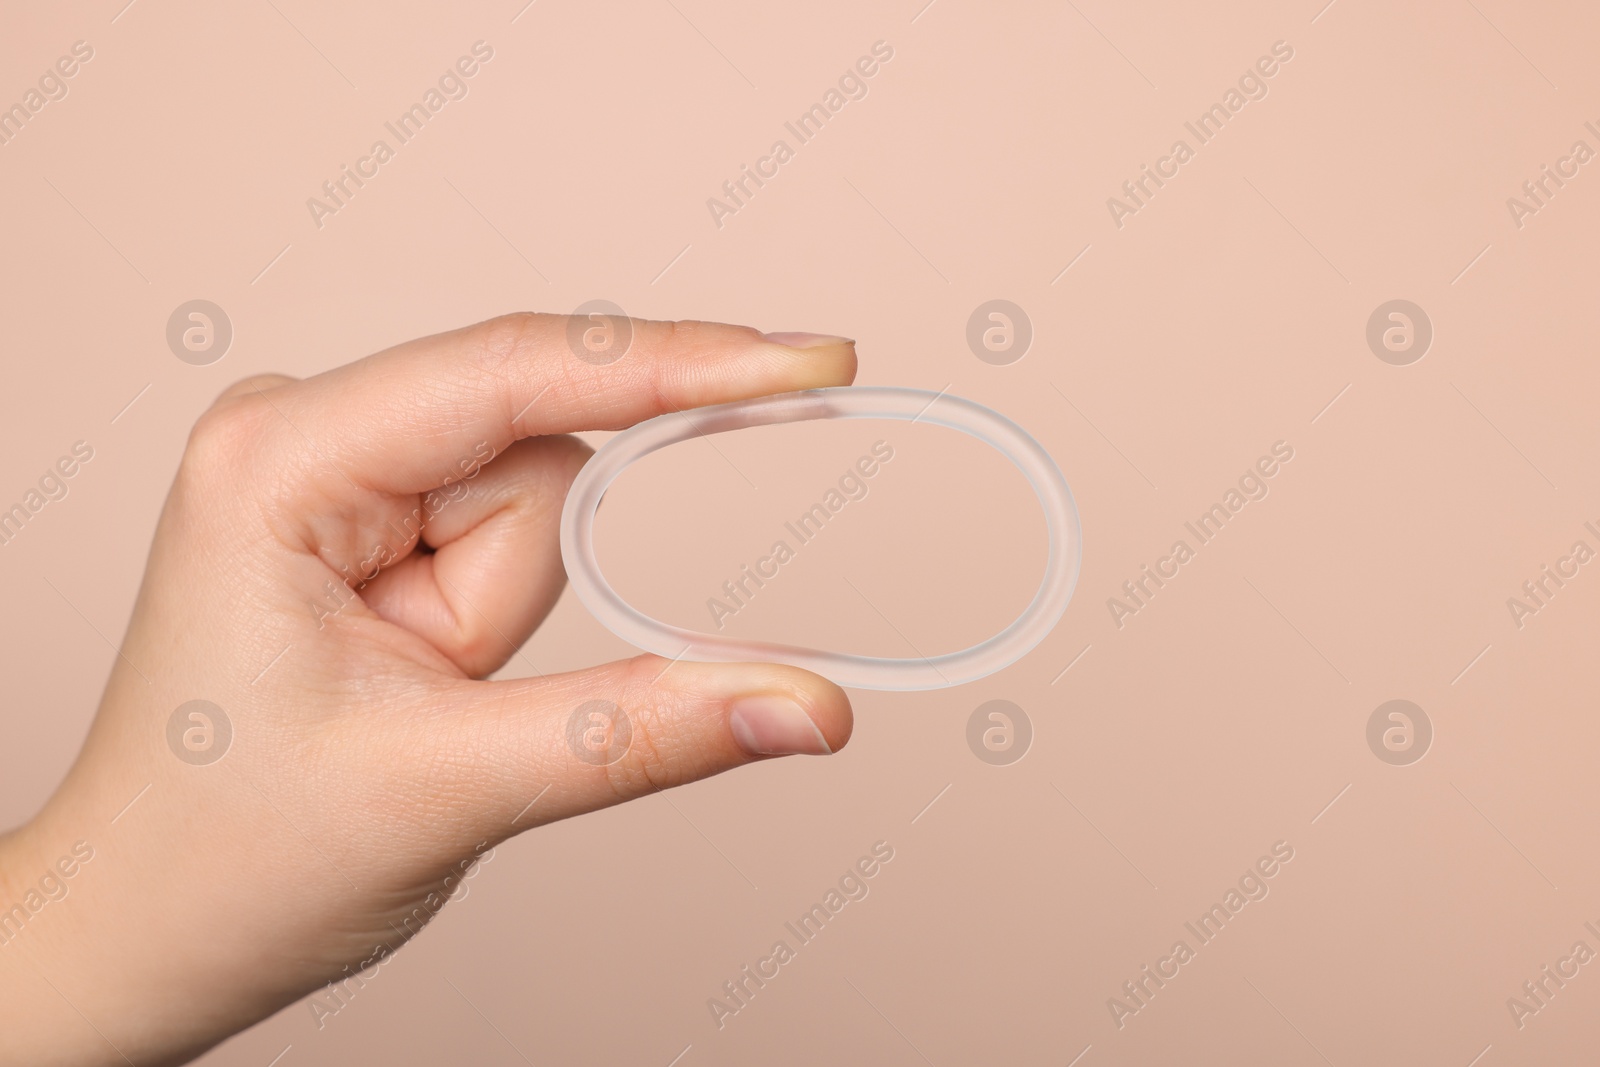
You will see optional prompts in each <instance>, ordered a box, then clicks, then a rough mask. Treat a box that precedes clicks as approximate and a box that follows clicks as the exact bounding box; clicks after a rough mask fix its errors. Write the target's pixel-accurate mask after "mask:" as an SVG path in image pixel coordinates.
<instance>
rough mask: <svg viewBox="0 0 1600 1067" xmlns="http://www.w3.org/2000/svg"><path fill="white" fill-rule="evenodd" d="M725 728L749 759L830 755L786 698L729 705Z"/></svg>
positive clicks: (814, 729) (752, 698)
mask: <svg viewBox="0 0 1600 1067" xmlns="http://www.w3.org/2000/svg"><path fill="white" fill-rule="evenodd" d="M728 726H729V728H730V729H732V730H733V738H734V740H735V741H737V742H739V747H740V748H742V749H744V750H745V751H746V752H748V753H749V754H750V755H752V756H795V755H806V756H827V755H830V754H831V753H832V752H833V749H831V748H829V747H828V742H827V740H826V739H825V738H824V737H823V736H822V731H821V730H819V729H817V724H816V723H814V722H812V721H811V716H809V715H807V714H806V713H805V709H804V708H802V707H801V706H800V705H799V704H796V703H795V702H794V701H793V700H790V699H789V698H788V697H781V696H776V695H771V694H767V695H762V696H750V697H744V698H743V699H741V700H737V701H735V702H734V704H733V710H732V712H731V713H730V714H729V715H728Z"/></svg>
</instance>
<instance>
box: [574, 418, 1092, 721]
mask: <svg viewBox="0 0 1600 1067" xmlns="http://www.w3.org/2000/svg"><path fill="white" fill-rule="evenodd" d="M691 410H693V412H694V416H693V418H692V419H691V418H690V416H689V415H688V414H687V413H685V412H677V413H673V414H667V415H658V416H656V417H655V418H653V419H649V420H647V421H645V422H642V423H639V424H638V425H637V426H634V427H631V428H629V429H627V430H624V431H622V432H621V433H619V434H617V435H616V436H615V437H613V438H612V439H611V440H609V441H607V442H606V443H605V445H603V446H602V447H601V448H600V450H599V451H598V452H596V453H595V454H594V455H593V456H591V457H590V458H589V462H588V463H586V464H585V465H584V467H583V470H582V471H580V472H579V474H578V477H577V479H576V480H575V481H574V482H573V483H572V488H571V490H570V491H569V492H568V493H567V502H566V507H565V509H564V510H563V511H562V514H561V559H562V562H563V563H564V564H565V565H566V569H567V577H568V579H569V580H570V581H571V582H572V588H573V591H574V592H576V593H577V594H578V599H579V600H581V601H582V602H583V604H584V606H585V607H587V608H588V609H589V611H590V613H591V614H593V615H594V617H595V618H596V619H598V620H599V621H600V622H601V624H602V625H604V626H605V627H606V629H608V630H610V631H611V632H612V633H614V634H616V635H617V636H618V637H620V638H622V639H623V640H624V641H627V642H629V643H630V644H633V645H637V646H638V647H640V648H642V649H645V650H647V651H649V652H654V653H656V654H657V655H660V656H665V657H667V658H669V659H672V660H674V661H676V660H680V659H686V660H691V661H694V662H711V663H786V664H789V665H791V666H794V667H803V668H804V669H806V670H809V671H814V672H815V673H817V674H820V675H822V676H823V677H825V678H828V679H830V680H832V681H833V682H834V683H836V684H838V685H841V686H848V687H851V688H855V689H886V690H900V691H912V690H924V689H942V688H945V687H947V686H953V685H961V684H963V683H966V682H973V681H977V680H978V679H979V678H983V677H986V676H988V675H990V674H993V673H994V672H995V671H998V670H1000V669H1001V668H1003V667H1007V666H1010V665H1011V664H1012V663H1015V662H1016V661H1017V660H1018V659H1020V658H1022V656H1024V655H1025V654H1026V653H1028V652H1029V651H1030V650H1032V649H1033V647H1034V646H1035V645H1037V644H1038V643H1039V642H1040V641H1042V640H1044V638H1045V636H1046V635H1047V634H1049V633H1050V631H1051V630H1052V629H1054V627H1055V624H1056V622H1057V621H1059V620H1060V618H1061V616H1062V613H1064V612H1065V611H1066V610H1067V603H1068V601H1070V600H1071V599H1072V590H1073V587H1074V586H1075V585H1076V584H1077V581H1078V569H1079V565H1080V563H1081V561H1082V556H1083V531H1082V528H1081V526H1080V524H1079V521H1078V507H1077V504H1076V503H1075V502H1074V501H1073V498H1072V490H1071V488H1070V487H1068V485H1067V480H1066V478H1064V477H1063V476H1062V474H1061V469H1060V468H1059V467H1057V466H1056V463H1055V460H1053V459H1052V458H1051V457H1050V453H1049V452H1047V451H1045V449H1044V446H1042V445H1041V444H1039V442H1038V441H1036V440H1034V438H1033V437H1032V436H1031V435H1029V433H1028V432H1027V431H1026V430H1024V429H1023V428H1022V427H1020V426H1018V425H1017V424H1016V423H1014V422H1012V421H1011V420H1010V419H1008V418H1006V417H1005V416H1004V415H1001V414H1000V413H998V412H996V411H992V410H990V409H989V408H986V407H984V406H983V405H982V404H977V403H974V402H973V401H971V400H964V399H962V398H961V397H957V396H950V395H948V394H946V393H930V392H928V391H927V390H924V389H907V388H901V387H891V386H837V387H832V388H827V389H805V390H801V391H799V392H793V393H780V394H778V395H776V396H763V397H756V398H753V399H750V400H738V401H734V402H733V403H731V404H716V405H713V406H711V407H704V408H695V409H691ZM817 419H892V420H899V421H903V422H927V423H929V424H930V425H934V426H943V427H945V428H947V429H951V430H960V431H961V432H962V433H965V434H968V435H970V436H972V437H976V438H977V439H978V440H980V441H982V442H984V443H985V444H987V445H989V446H991V447H993V448H994V449H995V450H996V451H998V452H999V453H1000V454H1001V455H1002V456H1005V457H1006V459H1008V460H1010V461H1011V463H1012V464H1013V465H1014V466H1016V468H1017V469H1018V470H1020V471H1021V472H1022V474H1023V477H1025V478H1027V480H1028V484H1029V485H1030V486H1032V487H1033V491H1034V494H1035V495H1036V496H1037V497H1038V498H1039V505H1040V507H1041V508H1042V509H1043V510H1044V519H1045V528H1046V531H1047V533H1048V534H1049V558H1048V559H1047V560H1046V562H1045V569H1044V577H1043V579H1041V581H1040V583H1039V589H1038V592H1036V593H1035V594H1034V596H1033V600H1032V601H1031V602H1030V603H1029V604H1028V606H1027V608H1025V609H1024V610H1023V612H1022V614H1021V615H1018V616H1017V618H1016V619H1015V620H1014V621H1013V622H1012V623H1011V625H1009V626H1007V627H1006V628H1005V629H1004V630H1002V631H1000V632H999V633H998V634H996V635H994V636H993V637H991V638H989V639H988V640H986V641H982V642H980V643H979V644H976V645H973V646H972V647H970V648H966V649H963V650H961V651H959V652H949V653H945V654H943V655H938V656H932V657H926V656H917V657H916V658H914V659H886V658H882V657H877V656H856V655H850V654H847V653H843V652H825V651H821V650H818V649H810V648H798V647H795V646H791V645H779V644H769V643H766V642H760V641H742V640H735V639H733V638H728V637H720V636H717V635H714V634H705V633H699V632H697V631H695V630H685V629H683V628H681V627H677V626H672V625H669V624H667V623H664V622H661V621H659V620H657V619H653V618H651V617H650V616H648V615H645V614H644V613H642V612H640V611H638V610H636V609H635V608H634V607H633V606H632V605H630V604H629V603H628V602H627V601H625V600H623V599H622V597H621V596H619V595H618V594H617V591H616V590H615V589H613V588H611V585H610V583H609V582H607V581H606V579H605V577H604V575H602V574H601V573H600V564H599V561H598V560H597V558H596V556H595V549H594V518H595V512H596V510H597V509H598V508H599V506H600V500H601V498H602V497H603V496H605V492H606V490H607V489H608V488H610V486H611V483H612V482H614V481H616V479H617V476H618V475H620V474H621V473H622V472H623V471H624V470H626V469H627V468H628V467H629V466H630V465H632V464H633V463H635V462H637V461H638V460H640V459H643V458H644V457H645V456H647V455H649V454H650V453H652V452H655V451H658V450H660V449H662V448H665V447H667V446H668V445H672V444H677V443H678V442H680V441H687V440H689V439H690V438H693V437H702V436H706V435H709V434H714V433H725V432H727V431H729V430H742V429H746V428H748V427H751V426H768V425H772V424H775V423H785V422H810V421H812V420H817Z"/></svg>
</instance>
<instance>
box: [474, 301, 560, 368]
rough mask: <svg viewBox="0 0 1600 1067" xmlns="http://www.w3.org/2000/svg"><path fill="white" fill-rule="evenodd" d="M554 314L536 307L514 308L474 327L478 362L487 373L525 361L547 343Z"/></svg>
mask: <svg viewBox="0 0 1600 1067" xmlns="http://www.w3.org/2000/svg"><path fill="white" fill-rule="evenodd" d="M556 318H557V316H554V315H548V314H545V313H544V312H538V311H514V312H511V313H510V314H507V315H499V316H496V317H495V318H492V319H489V320H488V321H487V322H482V323H479V324H478V325H477V326H476V327H474V329H475V331H476V333H477V337H476V338H475V339H474V340H475V345H474V347H475V349H476V351H477V356H478V363H479V365H480V366H481V367H482V368H483V369H484V370H485V371H486V372H489V373H503V372H506V371H509V370H511V369H512V368H514V367H516V366H518V365H522V364H525V363H526V362H527V359H528V356H529V354H530V353H531V352H535V351H538V350H539V349H541V348H543V347H545V345H546V344H547V343H548V341H549V339H550V337H551V334H552V331H553V329H554V325H553V324H554V322H555V320H556Z"/></svg>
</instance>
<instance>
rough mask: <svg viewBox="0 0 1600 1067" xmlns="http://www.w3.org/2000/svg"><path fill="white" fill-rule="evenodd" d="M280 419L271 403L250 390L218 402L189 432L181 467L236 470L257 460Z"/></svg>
mask: <svg viewBox="0 0 1600 1067" xmlns="http://www.w3.org/2000/svg"><path fill="white" fill-rule="evenodd" d="M279 418H280V416H279V415H278V413H277V412H276V411H275V410H274V409H273V407H272V404H271V402H269V401H268V400H267V399H266V398H265V397H262V396H261V395H260V394H259V393H256V392H254V391H253V390H252V391H251V392H249V393H244V394H240V395H236V396H234V397H231V398H229V399H225V400H219V401H218V402H217V403H215V404H213V405H212V406H211V407H210V408H208V409H207V410H206V411H205V412H204V413H203V414H202V415H201V416H200V418H198V419H197V420H195V424H194V428H193V429H192V430H191V431H190V432H189V442H188V445H187V446H186V447H185V449H184V466H185V467H186V468H188V469H190V470H193V471H199V472H202V473H207V472H212V471H216V470H221V469H231V468H234V467H236V466H237V465H238V464H239V462H240V460H241V459H242V458H244V457H250V458H251V459H252V461H253V460H254V459H256V458H257V457H259V455H260V453H261V451H262V448H263V446H264V445H265V444H266V443H267V442H268V441H269V440H271V439H272V438H273V437H274V436H275V433H276V425H275V422H276V420H278V419H279Z"/></svg>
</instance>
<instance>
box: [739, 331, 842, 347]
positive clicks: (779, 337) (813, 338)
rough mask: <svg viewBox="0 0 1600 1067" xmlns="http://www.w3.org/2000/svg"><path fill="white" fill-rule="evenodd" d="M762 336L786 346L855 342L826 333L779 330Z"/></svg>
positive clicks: (823, 345)
mask: <svg viewBox="0 0 1600 1067" xmlns="http://www.w3.org/2000/svg"><path fill="white" fill-rule="evenodd" d="M761 336H762V338H763V339H765V340H768V341H771V342H772V343H773V344H775V345H783V346H784V347H785V348H830V347H832V346H834V345H853V344H855V342H854V341H852V340H851V339H850V338H848V337H833V336H831V335H829V334H825V333H795V332H779V333H764V334H762V335H761Z"/></svg>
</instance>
